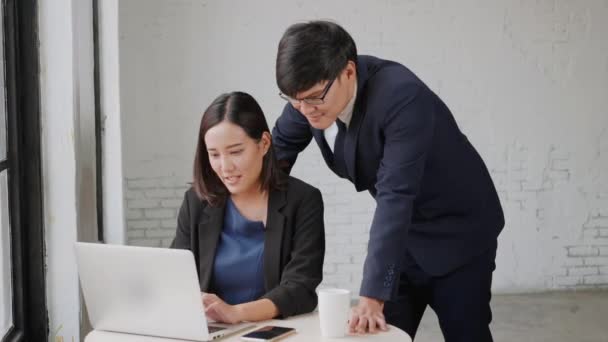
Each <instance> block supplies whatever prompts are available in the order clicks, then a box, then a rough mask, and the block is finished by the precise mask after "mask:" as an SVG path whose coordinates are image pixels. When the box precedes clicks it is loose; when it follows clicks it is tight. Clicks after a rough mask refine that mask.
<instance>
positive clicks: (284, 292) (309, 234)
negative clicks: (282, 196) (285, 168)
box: [263, 189, 325, 318]
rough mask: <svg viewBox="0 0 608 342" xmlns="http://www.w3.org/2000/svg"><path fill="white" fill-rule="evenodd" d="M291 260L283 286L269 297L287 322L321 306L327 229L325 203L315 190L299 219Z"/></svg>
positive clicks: (269, 293)
mask: <svg viewBox="0 0 608 342" xmlns="http://www.w3.org/2000/svg"><path fill="white" fill-rule="evenodd" d="M295 225H296V229H295V235H294V237H293V245H292V246H293V249H292V250H291V253H290V255H291V260H290V261H289V262H288V263H287V265H285V268H284V269H283V272H282V274H281V282H280V284H279V285H278V286H277V287H275V288H274V289H272V290H270V291H269V292H268V293H266V294H265V295H264V296H263V298H268V299H270V300H271V301H272V302H273V303H274V304H275V305H276V306H277V308H278V309H279V312H280V315H281V317H283V318H286V317H289V316H293V315H298V314H303V313H307V312H311V311H312V310H314V308H315V307H316V306H317V294H316V292H315V290H316V288H317V286H318V285H319V284H320V283H321V280H322V279H323V259H324V257H325V228H324V224H323V199H322V197H321V192H320V191H319V190H317V189H315V190H314V191H313V192H312V193H311V194H310V195H309V196H306V197H305V198H304V199H303V201H302V204H301V206H300V208H298V211H297V214H296V219H295Z"/></svg>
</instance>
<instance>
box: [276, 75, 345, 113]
mask: <svg viewBox="0 0 608 342" xmlns="http://www.w3.org/2000/svg"><path fill="white" fill-rule="evenodd" d="M335 80H336V79H335V78H334V79H333V80H331V81H330V82H329V83H327V85H326V86H325V89H323V92H322V93H321V95H320V96H319V97H308V98H305V99H301V100H297V99H294V98H292V97H289V96H287V95H285V94H283V93H279V96H280V97H281V98H282V99H283V100H285V101H289V103H291V104H292V105H293V106H297V105H299V104H300V103H301V102H304V103H306V104H309V105H313V106H318V105H322V104H324V103H325V96H327V92H329V88H331V85H332V84H334V81H335Z"/></svg>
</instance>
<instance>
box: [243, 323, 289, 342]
mask: <svg viewBox="0 0 608 342" xmlns="http://www.w3.org/2000/svg"><path fill="white" fill-rule="evenodd" d="M295 332H296V329H294V328H287V327H277V326H272V325H267V326H265V327H261V328H259V329H256V330H254V331H252V332H250V333H247V334H245V335H243V336H241V339H242V340H244V341H264V342H269V341H276V340H278V339H281V338H283V337H286V336H288V335H291V334H293V333H295Z"/></svg>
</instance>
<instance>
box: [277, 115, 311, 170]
mask: <svg viewBox="0 0 608 342" xmlns="http://www.w3.org/2000/svg"><path fill="white" fill-rule="evenodd" d="M311 140H312V132H311V131H310V126H309V124H308V121H307V120H306V118H305V117H304V115H302V114H301V113H300V112H298V111H297V110H295V109H294V108H293V106H291V105H290V104H286V105H285V107H284V108H283V113H281V115H280V116H279V119H278V120H277V122H276V123H275V126H274V128H273V130H272V143H273V146H274V151H275V153H276V156H277V160H278V162H279V166H280V167H281V169H283V171H285V172H286V173H287V174H289V173H290V172H291V168H292V167H293V165H294V164H295V163H296V159H297V157H298V153H300V152H302V151H303V150H304V149H305V148H306V146H308V144H309V143H310V141H311Z"/></svg>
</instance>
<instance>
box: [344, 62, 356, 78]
mask: <svg viewBox="0 0 608 342" xmlns="http://www.w3.org/2000/svg"><path fill="white" fill-rule="evenodd" d="M344 71H345V73H346V78H348V79H350V78H357V65H356V64H355V62H353V61H348V62H347V63H346V67H345V68H344Z"/></svg>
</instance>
